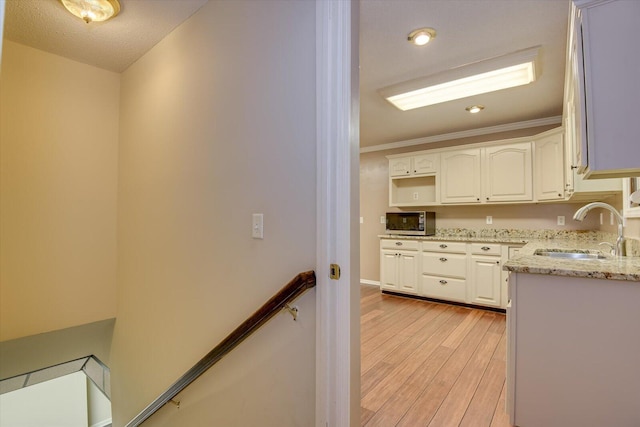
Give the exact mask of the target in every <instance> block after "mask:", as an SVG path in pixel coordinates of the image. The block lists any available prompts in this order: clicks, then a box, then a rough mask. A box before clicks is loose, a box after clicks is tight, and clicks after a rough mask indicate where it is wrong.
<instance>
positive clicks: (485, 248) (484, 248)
mask: <svg viewBox="0 0 640 427" xmlns="http://www.w3.org/2000/svg"><path fill="white" fill-rule="evenodd" d="M480 249H482V250H483V251H488V250H489V249H491V248H490V247H489V246H483V247H481V248H480Z"/></svg>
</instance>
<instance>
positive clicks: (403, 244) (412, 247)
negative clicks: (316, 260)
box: [380, 239, 420, 251]
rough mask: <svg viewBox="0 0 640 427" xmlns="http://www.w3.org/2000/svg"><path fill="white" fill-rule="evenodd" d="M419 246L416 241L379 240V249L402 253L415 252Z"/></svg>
mask: <svg viewBox="0 0 640 427" xmlns="http://www.w3.org/2000/svg"><path fill="white" fill-rule="evenodd" d="M419 246H420V242H418V241H417V240H404V239H398V240H393V239H382V240H380V249H398V250H403V251H417V250H418V248H419Z"/></svg>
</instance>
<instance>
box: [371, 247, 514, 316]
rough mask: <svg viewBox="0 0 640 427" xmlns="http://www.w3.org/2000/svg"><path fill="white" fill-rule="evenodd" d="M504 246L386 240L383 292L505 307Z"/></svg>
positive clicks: (506, 254) (505, 257)
mask: <svg viewBox="0 0 640 427" xmlns="http://www.w3.org/2000/svg"><path fill="white" fill-rule="evenodd" d="M507 257H508V247H507V246H504V248H503V246H502V245H501V244H495V243H493V244H485V243H468V242H446V241H433V240H423V241H421V240H408V239H397V240H394V239H381V242H380V287H381V288H382V290H387V291H392V292H400V293H406V294H413V295H420V296H425V297H428V298H434V299H441V300H446V301H454V302H461V303H466V304H474V305H482V306H487V307H496V308H505V307H506V304H507V296H506V292H507V287H506V285H505V284H504V283H503V280H504V275H503V272H502V264H503V261H504V260H506V259H507Z"/></svg>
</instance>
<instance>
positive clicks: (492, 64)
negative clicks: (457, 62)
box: [378, 47, 539, 111]
mask: <svg viewBox="0 0 640 427" xmlns="http://www.w3.org/2000/svg"><path fill="white" fill-rule="evenodd" d="M538 50H539V48H538V47H533V48H530V49H525V50H521V51H518V52H514V53H511V54H508V55H504V56H499V57H496V58H492V59H488V60H484V61H480V62H474V63H472V64H468V65H463V66H461V67H457V68H452V69H450V70H447V71H445V72H442V73H438V74H433V75H429V76H426V77H420V78H417V79H414V80H409V81H406V82H402V83H398V84H395V85H392V86H387V87H385V88H382V89H380V90H379V91H378V92H379V93H380V95H382V96H383V97H384V98H385V99H386V100H387V101H389V102H390V103H392V104H393V105H394V106H396V107H397V108H399V109H400V110H402V111H406V110H412V109H414V108H419V107H426V106H427V105H433V104H439V103H441V102H447V101H453V100H454V99H461V98H467V97H469V96H474V95H479V94H481V93H488V92H494V91H497V90H502V89H508V88H511V87H515V86H521V85H525V84H529V83H532V82H534V81H535V80H536V78H537V74H538V67H537V66H536V62H537V57H538Z"/></svg>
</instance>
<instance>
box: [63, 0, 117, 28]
mask: <svg viewBox="0 0 640 427" xmlns="http://www.w3.org/2000/svg"><path fill="white" fill-rule="evenodd" d="M60 3H62V5H63V6H64V7H65V8H66V9H67V10H68V11H69V12H71V13H72V14H74V15H75V16H77V17H78V18H80V19H82V20H83V21H84V22H86V23H87V24H88V23H90V22H101V21H106V20H107V19H111V18H113V17H114V16H116V15H117V14H118V12H120V3H119V2H118V0H60Z"/></svg>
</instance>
